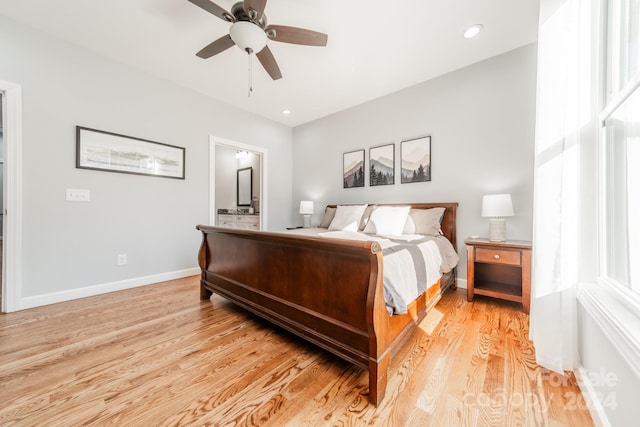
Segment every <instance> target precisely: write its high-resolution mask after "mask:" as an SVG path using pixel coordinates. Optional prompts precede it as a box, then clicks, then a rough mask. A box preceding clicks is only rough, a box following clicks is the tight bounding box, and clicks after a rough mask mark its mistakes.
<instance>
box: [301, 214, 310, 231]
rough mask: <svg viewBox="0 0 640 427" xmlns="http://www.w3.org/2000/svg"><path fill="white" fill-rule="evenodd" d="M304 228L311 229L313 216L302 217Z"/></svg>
mask: <svg viewBox="0 0 640 427" xmlns="http://www.w3.org/2000/svg"><path fill="white" fill-rule="evenodd" d="M302 221H303V227H304V228H309V227H311V215H302Z"/></svg>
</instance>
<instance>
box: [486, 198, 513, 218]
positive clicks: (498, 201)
mask: <svg viewBox="0 0 640 427" xmlns="http://www.w3.org/2000/svg"><path fill="white" fill-rule="evenodd" d="M482 216H491V217H495V218H500V217H505V216H513V204H512V203H511V194H492V195H489V196H484V197H483V198H482Z"/></svg>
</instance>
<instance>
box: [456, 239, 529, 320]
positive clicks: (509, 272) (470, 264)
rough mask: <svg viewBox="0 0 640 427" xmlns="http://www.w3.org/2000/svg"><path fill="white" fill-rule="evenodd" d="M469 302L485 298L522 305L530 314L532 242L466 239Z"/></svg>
mask: <svg viewBox="0 0 640 427" xmlns="http://www.w3.org/2000/svg"><path fill="white" fill-rule="evenodd" d="M464 243H465V244H466V245H467V301H473V296H474V295H485V296H488V297H493V298H500V299H503V300H508V301H515V302H519V303H522V308H523V310H524V312H525V313H527V314H528V313H529V302H530V296H531V242H528V241H522V240H507V241H506V242H490V241H489V240H488V239H467V240H465V241H464Z"/></svg>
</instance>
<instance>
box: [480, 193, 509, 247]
mask: <svg viewBox="0 0 640 427" xmlns="http://www.w3.org/2000/svg"><path fill="white" fill-rule="evenodd" d="M482 216H485V217H490V218H491V219H489V240H490V241H491V242H504V241H505V240H507V220H506V219H505V218H504V217H506V216H513V204H512V203H511V194H491V195H488V196H484V197H483V198H482Z"/></svg>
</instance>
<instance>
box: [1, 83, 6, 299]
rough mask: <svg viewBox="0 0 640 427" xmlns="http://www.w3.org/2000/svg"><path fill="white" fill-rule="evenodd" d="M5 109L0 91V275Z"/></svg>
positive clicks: (2, 256) (2, 288) (2, 234)
mask: <svg viewBox="0 0 640 427" xmlns="http://www.w3.org/2000/svg"><path fill="white" fill-rule="evenodd" d="M4 110H5V109H4V96H3V94H2V92H0V277H3V274H2V259H3V258H4V250H3V247H2V237H3V236H4V231H3V227H4V226H3V224H4V221H3V218H4V200H3V198H4V120H3V116H4ZM3 293H4V286H0V307H4V305H3V304H2V299H3V298H2V296H3V295H2V294H3ZM2 311H4V310H2Z"/></svg>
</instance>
